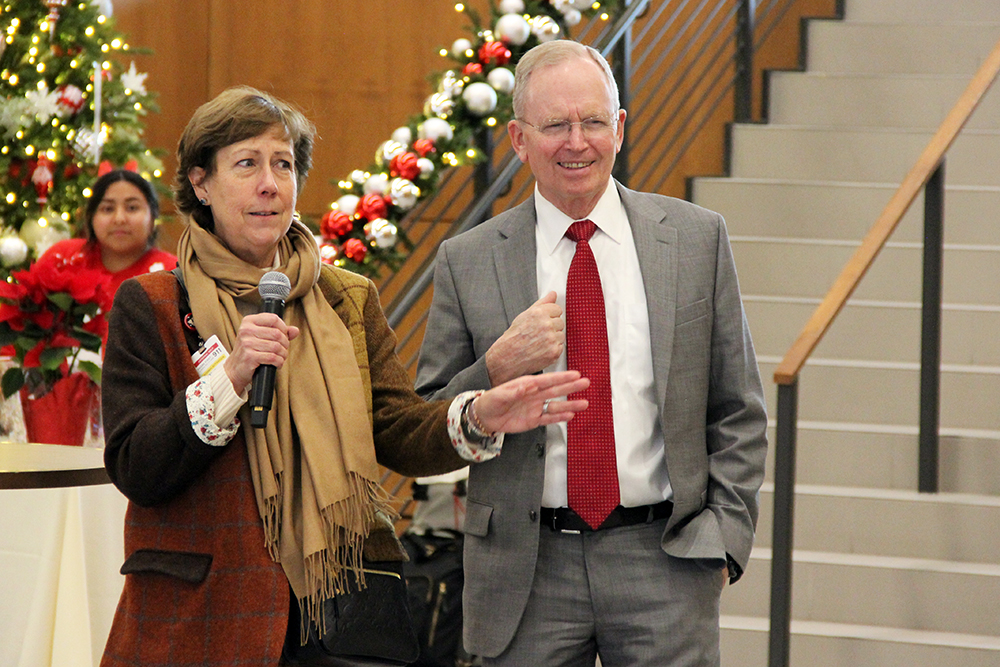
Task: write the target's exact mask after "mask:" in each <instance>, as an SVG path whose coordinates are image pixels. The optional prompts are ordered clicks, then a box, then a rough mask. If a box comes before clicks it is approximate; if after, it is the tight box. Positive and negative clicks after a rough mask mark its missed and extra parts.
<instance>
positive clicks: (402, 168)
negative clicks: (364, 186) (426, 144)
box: [389, 151, 420, 181]
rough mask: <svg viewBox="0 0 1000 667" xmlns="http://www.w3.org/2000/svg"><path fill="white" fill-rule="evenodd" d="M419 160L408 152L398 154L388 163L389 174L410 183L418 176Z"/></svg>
mask: <svg viewBox="0 0 1000 667" xmlns="http://www.w3.org/2000/svg"><path fill="white" fill-rule="evenodd" d="M419 159H420V158H418V157H417V155H416V154H415V153H410V152H409V151H407V152H405V153H400V154H399V155H397V156H396V157H394V158H392V161H391V162H390V163H389V174H390V175H391V176H401V177H403V178H405V179H407V180H410V181H412V180H413V179H414V178H416V177H417V176H419V175H420V166H419V165H418V164H417V160H419Z"/></svg>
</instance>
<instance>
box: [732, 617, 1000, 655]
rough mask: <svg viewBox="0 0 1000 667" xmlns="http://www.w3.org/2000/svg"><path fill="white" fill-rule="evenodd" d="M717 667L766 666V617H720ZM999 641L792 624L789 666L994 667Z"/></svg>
mask: <svg viewBox="0 0 1000 667" xmlns="http://www.w3.org/2000/svg"><path fill="white" fill-rule="evenodd" d="M720 625H721V627H722V667H766V666H767V664H768V627H769V622H768V619H767V618H761V617H747V616H730V615H724V616H722V618H721V619H720ZM998 662H1000V638H997V637H993V636H983V635H967V634H958V633H951V632H928V631H926V630H907V629H905V628H890V627H885V626H879V625H858V624H848V623H822V622H816V621H795V620H793V621H792V624H791V642H790V646H789V663H790V664H791V665H793V667H800V666H801V667H861V666H871V667H915V666H917V665H933V667H995V666H996V665H997V664H998Z"/></svg>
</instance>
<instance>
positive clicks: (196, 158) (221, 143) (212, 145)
mask: <svg viewBox="0 0 1000 667" xmlns="http://www.w3.org/2000/svg"><path fill="white" fill-rule="evenodd" d="M275 125H280V126H282V127H283V128H284V130H285V133H286V135H287V136H288V138H289V139H290V140H291V142H292V146H293V150H294V153H295V176H296V182H297V187H298V193H299V194H301V193H302V187H303V186H304V185H305V182H306V177H307V176H308V175H309V169H310V168H311V167H312V150H313V142H314V141H315V138H316V126H315V125H313V124H312V122H310V121H309V120H308V119H307V118H306V117H305V116H304V115H303V114H302V112H300V111H299V110H297V109H295V108H293V107H292V106H291V105H289V104H287V103H285V102H283V101H281V100H279V99H278V98H276V97H274V96H273V95H269V94H268V93H265V92H262V91H260V90H257V89H256V88H251V87H249V86H237V87H235V88H229V89H227V90H224V91H223V92H222V93H220V94H219V95H218V96H217V97H216V98H215V99H213V100H211V101H209V102H206V103H205V104H203V105H201V106H200V107H198V110H197V111H195V112H194V115H193V116H192V117H191V120H190V121H188V124H187V127H186V128H184V133H183V134H182V135H181V140H180V142H179V143H178V144H177V175H176V176H175V178H174V186H173V191H174V202H175V204H176V205H177V210H178V211H180V213H181V214H183V215H189V216H191V217H192V218H194V220H195V222H197V223H198V224H199V225H200V226H202V227H204V228H205V229H207V230H209V231H214V230H215V221H214V219H213V218H212V210H211V209H210V208H209V207H208V206H202V204H201V203H200V202H199V201H198V195H196V194H195V192H194V187H193V186H192V185H191V182H190V181H189V180H188V174H190V173H191V170H192V169H194V168H195V167H201V168H202V169H204V170H205V176H206V177H207V176H211V175H212V174H213V173H214V172H215V157H216V154H218V152H219V151H220V150H221V149H223V148H225V147H226V146H231V145H232V144H235V143H237V142H239V141H244V140H246V139H253V138H254V137H259V136H260V135H262V134H264V133H266V132H267V131H268V130H270V129H271V128H272V127H274V126H275Z"/></svg>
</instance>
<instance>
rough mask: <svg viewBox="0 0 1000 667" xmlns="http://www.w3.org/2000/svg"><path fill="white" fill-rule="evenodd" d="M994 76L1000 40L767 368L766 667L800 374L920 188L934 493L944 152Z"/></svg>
mask: <svg viewBox="0 0 1000 667" xmlns="http://www.w3.org/2000/svg"><path fill="white" fill-rule="evenodd" d="M998 74H1000V42H998V43H997V45H996V46H995V47H994V49H993V51H992V52H991V53H990V55H989V56H988V57H987V58H986V60H985V61H984V62H983V64H982V65H981V66H980V68H979V71H978V72H976V74H975V76H973V78H972V80H971V81H970V82H969V85H968V87H967V88H966V90H965V92H964V93H963V94H962V96H961V97H960V98H959V100H958V102H957V103H956V104H955V106H954V108H953V109H952V110H951V112H949V114H948V116H947V117H946V118H945V119H944V121H943V122H942V123H941V126H940V127H939V128H938V130H937V132H935V134H934V136H933V137H932V138H931V140H930V142H929V143H928V144H927V147H926V148H925V149H924V152H923V153H922V154H921V155H920V157H919V158H918V159H917V161H916V163H915V164H914V165H913V167H912V168H911V169H910V172H909V173H908V174H907V175H906V178H905V179H904V180H903V182H902V184H901V185H900V186H899V189H898V190H897V191H896V193H895V194H894V195H893V196H892V198H891V199H890V200H889V203H888V204H887V205H886V207H885V209H884V210H883V211H882V214H881V215H880V216H879V218H878V220H876V221H875V224H874V225H873V226H872V227H871V229H870V230H869V231H868V233H867V235H865V237H864V239H863V240H862V242H861V245H860V246H859V247H858V249H857V251H855V253H854V256H853V257H852V258H851V259H850V261H848V263H847V264H846V266H845V267H844V269H843V271H842V272H841V274H840V276H839V277H838V278H837V279H836V281H835V282H834V284H833V286H832V287H831V288H830V291H829V292H828V293H827V295H826V297H825V298H824V299H823V301H822V302H821V303H820V305H819V306H818V307H817V308H816V310H815V312H814V313H813V315H812V317H811V318H810V319H809V321H808V322H807V323H806V325H805V327H804V328H803V329H802V333H801V334H799V337H798V339H797V340H796V341H795V342H794V343H793V344H792V347H791V348H790V349H789V350H788V352H787V353H786V354H785V357H784V359H783V360H782V361H781V363H780V364H779V365H778V367H777V369H776V370H775V372H774V382H775V384H777V385H778V410H777V413H778V415H777V428H776V445H775V462H774V526H773V530H774V535H773V538H772V544H771V547H772V558H771V613H770V615H771V625H770V628H771V630H770V639H769V643H770V645H769V657H768V660H769V662H768V664H769V666H770V667H787V665H788V658H789V645H790V639H791V595H792V532H793V531H792V528H793V519H794V507H795V440H796V430H797V419H798V417H797V413H798V378H799V373H800V372H801V371H802V367H803V366H804V365H805V363H806V361H807V360H808V359H809V356H810V355H811V354H812V352H813V350H814V349H815V348H816V345H818V344H819V342H820V340H821V339H822V338H823V335H824V334H826V332H827V331H828V330H829V328H830V326H831V325H832V324H833V322H834V320H835V319H836V317H837V314H838V313H839V312H840V311H841V309H843V307H844V305H845V304H846V303H847V300H848V299H849V298H850V296H851V294H853V293H854V290H855V288H857V286H858V284H859V283H860V282H861V279H862V278H863V277H864V275H865V273H866V272H867V271H868V269H869V268H870V267H871V265H872V264H873V263H874V261H875V258H876V257H877V255H878V253H879V252H880V251H881V250H882V248H883V247H884V246H885V244H886V242H887V241H888V240H889V237H890V236H891V235H892V233H893V231H895V229H896V227H897V226H898V225H899V222H900V220H902V218H903V215H904V214H905V213H906V212H907V210H908V209H909V208H910V205H911V204H912V203H913V200H914V199H916V197H917V195H918V194H920V191H921V190H924V192H925V194H924V243H923V246H924V259H923V297H922V298H923V301H922V307H921V313H922V324H921V355H920V420H919V421H920V427H919V479H918V490H919V491H921V492H924V493H936V492H937V490H938V422H939V413H938V410H939V404H940V377H941V369H940V366H941V273H942V271H941V267H942V256H943V247H944V246H943V243H944V242H943V238H944V235H943V225H942V217H943V211H944V156H945V154H946V153H947V152H948V149H949V148H950V147H951V145H952V143H954V141H955V139H956V137H957V136H958V135H959V133H960V132H961V131H962V128H963V127H964V126H965V124H966V122H967V121H968V120H969V117H970V116H971V115H972V112H973V111H975V109H976V107H977V106H978V105H979V102H980V101H981V100H982V98H983V96H984V95H985V94H986V92H987V91H988V90H989V89H990V87H991V86H992V85H993V83H994V82H995V81H996V79H997V76H998Z"/></svg>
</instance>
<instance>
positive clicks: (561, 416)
mask: <svg viewBox="0 0 1000 667" xmlns="http://www.w3.org/2000/svg"><path fill="white" fill-rule="evenodd" d="M314 133H315V130H314V127H313V125H312V123H310V122H309V121H308V120H306V118H305V117H303V115H302V114H301V113H300V112H298V111H297V110H295V109H293V108H291V107H290V106H289V105H287V104H285V103H284V102H282V101H280V100H278V99H275V98H274V97H272V96H270V95H268V94H266V93H263V92H260V91H257V90H254V89H251V88H245V87H241V88H235V89H230V90H227V91H225V92H223V93H222V94H220V95H219V96H218V97H216V98H215V99H214V100H212V101H210V102H208V103H206V104H205V105H203V106H202V107H200V108H199V109H198V110H197V111H196V112H195V114H194V116H193V117H192V118H191V120H190V122H189V123H188V125H187V128H186V129H185V131H184V133H183V135H182V137H181V140H180V143H179V146H178V149H177V158H178V172H177V177H176V181H175V184H174V194H175V201H176V205H177V209H178V211H179V212H180V213H181V214H182V215H184V216H186V218H187V226H186V228H185V231H184V232H183V234H182V236H181V238H180V242H179V244H178V256H179V266H178V269H177V271H175V272H173V273H169V272H160V273H156V274H149V275H146V276H142V277H139V278H136V279H132V280H129V281H126V282H125V283H124V284H123V285H122V286H121V288H120V289H119V291H118V294H117V297H116V299H115V305H114V309H113V310H112V313H111V318H110V334H109V343H108V351H107V355H106V358H105V364H104V378H103V390H104V396H105V399H104V424H105V431H106V434H107V447H106V450H105V463H106V466H107V470H108V473H109V475H110V476H111V479H112V481H113V482H114V483H115V485H116V486H117V487H118V488H119V489H121V491H122V492H123V493H124V494H125V495H126V496H127V497H128V498H129V500H130V503H129V509H128V513H127V516H126V525H125V552H126V553H125V556H126V560H125V564H124V566H123V568H122V572H123V573H125V574H126V581H125V587H124V590H123V592H122V598H121V602H120V604H119V607H118V611H117V613H116V616H115V620H114V624H113V626H112V629H111V633H110V638H109V640H108V645H107V647H106V650H105V655H104V659H103V661H102V665H104V666H106V667H107V666H112V665H143V666H147V665H156V664H213V665H230V664H231V665H236V664H239V665H268V666H273V665H276V664H279V661H282V662H281V664H310V665H311V664H317V665H318V664H336V665H355V664H359V665H360V664H364V665H381V664H390V662H389V661H388V660H380V659H378V658H377V657H375V658H370V659H367V660H358V661H354V660H353V659H350V658H344V659H341V658H337V659H335V660H334V661H330V660H333V659H332V658H329V657H322V656H320V655H319V654H317V653H316V652H315V650H314V649H315V646H311V645H310V642H306V645H305V646H303V638H305V637H306V635H307V632H308V629H309V625H310V622H312V623H313V624H314V626H315V624H316V623H317V622H318V621H319V620H320V618H319V617H320V615H321V611H320V610H321V609H322V608H323V605H324V603H327V602H329V601H330V600H331V599H333V600H334V602H336V599H337V595H338V594H339V593H340V592H342V591H343V590H344V587H345V582H346V585H347V586H348V587H351V588H353V586H352V585H351V583H350V582H354V581H355V578H356V575H357V574H358V570H359V569H360V568H361V563H362V559H368V560H375V561H387V560H396V561H399V560H402V559H403V557H404V556H403V551H402V549H401V548H400V546H399V542H398V540H397V539H396V536H395V533H394V531H393V527H392V524H391V522H390V521H389V520H388V519H387V517H389V516H390V515H391V514H392V511H391V509H390V507H389V504H388V498H387V496H386V494H385V492H384V491H383V490H382V489H381V488H380V487H379V479H380V477H381V474H380V469H379V464H381V465H384V466H386V467H388V468H391V469H393V470H395V471H397V472H399V473H401V474H403V475H408V476H418V475H432V474H438V473H444V472H447V471H450V470H454V469H457V468H460V467H462V466H464V465H467V463H468V460H475V459H476V458H477V456H478V455H479V454H480V453H481V452H483V451H484V450H490V451H495V450H496V449H497V448H498V447H499V446H500V444H501V442H502V435H503V432H514V431H522V430H528V429H531V428H535V427H537V426H540V425H545V424H550V423H554V422H557V421H565V420H567V419H569V418H571V416H572V415H573V414H574V413H575V412H577V411H579V410H581V409H583V408H585V407H586V402H585V401H566V400H559V401H555V402H553V403H551V407H550V404H549V402H548V401H549V400H550V399H553V398H556V397H563V396H565V395H567V394H569V393H572V392H575V391H579V390H581V389H582V388H584V387H586V386H587V385H588V384H589V383H588V381H587V380H585V379H581V378H579V375H578V374H575V373H562V374H545V375H538V376H530V377H522V378H518V379H516V380H513V381H511V382H509V383H506V384H504V385H500V386H498V387H495V388H493V389H491V390H490V391H487V392H484V393H480V394H476V393H470V394H466V395H463V396H460V397H458V398H456V399H455V400H454V401H452V402H436V403H426V402H424V401H422V400H421V399H420V398H418V397H417V395H416V394H415V393H414V392H413V389H412V383H411V381H410V379H409V376H408V375H407V373H406V371H405V370H404V369H403V367H402V365H401V364H400V362H399V360H398V359H397V357H396V355H395V345H396V339H395V336H394V335H393V333H392V331H391V330H390V329H389V326H388V324H387V323H386V320H385V317H384V316H383V314H382V310H381V307H380V305H379V297H378V293H377V291H376V290H375V287H374V285H373V284H372V283H371V281H369V280H368V279H367V278H363V277H360V276H358V275H355V274H353V273H349V272H347V271H344V270H340V269H336V268H333V267H330V266H327V265H324V264H322V263H321V262H320V257H319V252H318V248H317V245H316V242H315V240H314V239H313V236H312V234H311V233H310V232H309V230H308V229H307V228H306V227H305V226H304V225H303V224H302V223H301V222H300V221H299V220H298V218H297V216H296V213H295V205H296V200H297V197H298V195H299V193H300V192H301V190H302V187H303V185H304V183H305V179H306V175H307V174H308V171H309V167H310V164H311V152H312V147H313V138H314ZM271 271H277V272H279V273H280V274H283V276H285V277H287V279H288V281H289V292H288V295H287V298H286V299H285V307H284V311H283V317H279V316H278V314H277V312H261V310H262V304H261V298H260V295H259V293H258V286H259V283H260V282H261V279H262V277H263V276H264V275H265V274H267V273H268V272H271ZM264 310H268V309H264ZM262 365H271V366H274V367H275V369H276V373H275V378H274V392H273V406H272V407H271V408H270V411H269V412H268V414H267V419H266V425H264V426H263V427H261V428H255V427H253V426H251V418H250V406H249V405H248V404H247V403H246V401H247V394H248V389H249V388H250V386H251V383H252V379H253V376H254V374H255V372H256V371H257V369H258V368H259V367H261V366H262ZM369 578H370V577H369ZM299 612H301V613H302V620H301V622H300V621H299V620H298V618H297V617H298V616H299ZM310 641H311V640H310Z"/></svg>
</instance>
